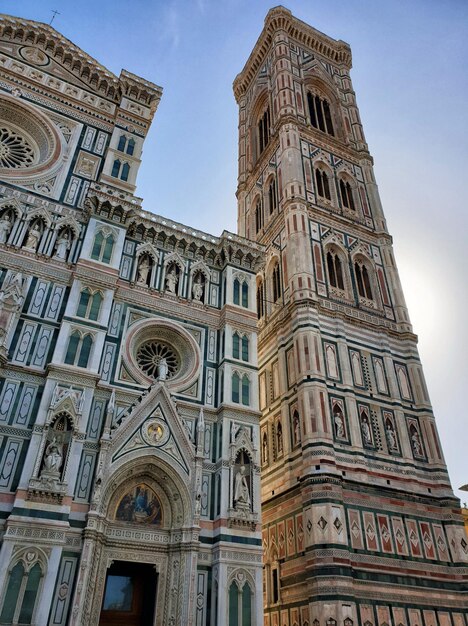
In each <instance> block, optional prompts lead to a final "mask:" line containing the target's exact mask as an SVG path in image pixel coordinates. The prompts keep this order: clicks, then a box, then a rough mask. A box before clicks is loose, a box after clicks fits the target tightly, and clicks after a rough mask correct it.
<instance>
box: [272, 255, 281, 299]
mask: <svg viewBox="0 0 468 626" xmlns="http://www.w3.org/2000/svg"><path fill="white" fill-rule="evenodd" d="M271 280H272V283H273V285H272V287H273V302H278V300H280V299H281V276H280V266H279V263H276V264H275V266H274V268H273V272H272V273H271Z"/></svg>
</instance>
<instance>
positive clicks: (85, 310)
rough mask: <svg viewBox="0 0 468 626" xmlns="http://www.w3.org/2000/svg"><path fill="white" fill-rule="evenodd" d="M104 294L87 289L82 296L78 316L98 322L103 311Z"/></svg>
mask: <svg viewBox="0 0 468 626" xmlns="http://www.w3.org/2000/svg"><path fill="white" fill-rule="evenodd" d="M101 304H102V294H101V292H100V291H96V292H94V293H93V292H92V291H91V290H90V289H88V288H86V289H83V291H82V292H81V294H80V301H79V303H78V309H77V311H76V314H77V316H78V317H86V318H87V319H89V320H93V321H96V320H97V319H98V317H99V312H100V310H101Z"/></svg>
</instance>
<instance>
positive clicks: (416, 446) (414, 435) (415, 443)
mask: <svg viewBox="0 0 468 626" xmlns="http://www.w3.org/2000/svg"><path fill="white" fill-rule="evenodd" d="M411 447H412V448H413V452H414V454H415V456H423V449H422V444H421V438H420V436H419V433H418V431H417V430H416V428H415V427H414V426H412V427H411Z"/></svg>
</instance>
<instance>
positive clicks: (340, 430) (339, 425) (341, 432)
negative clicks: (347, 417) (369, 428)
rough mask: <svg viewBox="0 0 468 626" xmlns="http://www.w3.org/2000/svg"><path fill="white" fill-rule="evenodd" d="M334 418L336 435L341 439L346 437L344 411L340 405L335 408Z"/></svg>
mask: <svg viewBox="0 0 468 626" xmlns="http://www.w3.org/2000/svg"><path fill="white" fill-rule="evenodd" d="M333 420H334V422H335V435H336V436H337V437H340V438H341V439H345V438H346V432H345V426H344V419H343V412H342V411H341V409H340V407H339V406H335V408H334V409H333Z"/></svg>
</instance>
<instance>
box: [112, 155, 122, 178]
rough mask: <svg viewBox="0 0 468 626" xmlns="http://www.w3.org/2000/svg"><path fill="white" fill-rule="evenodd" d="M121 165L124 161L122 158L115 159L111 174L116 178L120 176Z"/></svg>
mask: <svg viewBox="0 0 468 626" xmlns="http://www.w3.org/2000/svg"><path fill="white" fill-rule="evenodd" d="M121 165H122V163H121V162H120V160H119V159H115V161H114V164H113V166H112V172H111V176H113V177H114V178H118V177H119V173H120V166H121Z"/></svg>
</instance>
